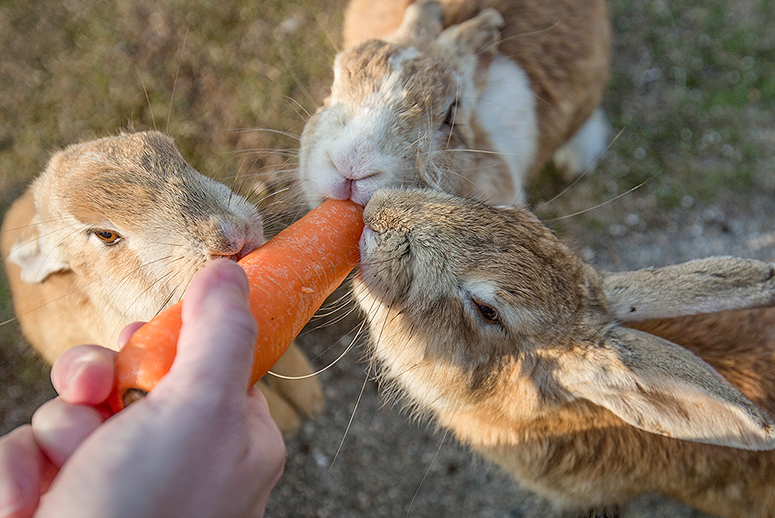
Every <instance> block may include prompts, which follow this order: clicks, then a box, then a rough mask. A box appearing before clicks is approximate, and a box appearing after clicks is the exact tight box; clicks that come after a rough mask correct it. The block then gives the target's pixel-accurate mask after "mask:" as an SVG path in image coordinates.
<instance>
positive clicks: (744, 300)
mask: <svg viewBox="0 0 775 518" xmlns="http://www.w3.org/2000/svg"><path fill="white" fill-rule="evenodd" d="M602 281H603V283H602V286H603V291H604V293H605V296H606V299H607V300H608V305H609V308H608V310H609V312H610V314H611V315H612V316H613V317H614V318H616V319H618V320H619V321H621V322H637V321H642V320H651V319H655V318H671V317H679V316H684V315H696V314H698V313H713V312H717V311H727V310H733V309H748V308H756V307H763V306H772V305H774V304H775V263H763V262H761V261H754V260H749V259H739V258H736V257H710V258H707V259H699V260H696V261H689V262H688V263H683V264H677V265H674V266H667V267H665V268H652V269H647V270H638V271H634V272H625V273H609V274H604V275H603V277H602Z"/></svg>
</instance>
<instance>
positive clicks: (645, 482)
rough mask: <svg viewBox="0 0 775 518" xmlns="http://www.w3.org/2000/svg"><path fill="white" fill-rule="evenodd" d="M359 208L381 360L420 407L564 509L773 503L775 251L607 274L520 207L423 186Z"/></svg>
mask: <svg viewBox="0 0 775 518" xmlns="http://www.w3.org/2000/svg"><path fill="white" fill-rule="evenodd" d="M364 221H365V222H366V229H365V230H364V232H363V235H362V237H361V242H360V247H361V265H360V267H359V272H358V274H357V276H356V277H355V279H354V283H353V290H354V291H353V293H354V295H355V298H356V300H357V301H358V303H359V305H360V308H361V310H362V312H363V313H364V314H365V316H366V320H367V321H368V325H369V331H370V332H369V334H370V344H369V346H368V351H369V357H370V358H371V359H372V361H373V362H374V363H375V364H376V366H377V372H378V373H379V374H378V377H379V380H380V381H381V382H382V384H384V386H385V387H386V392H387V394H388V395H392V396H393V398H396V399H399V400H402V401H405V402H406V404H407V407H408V408H409V409H410V410H411V411H412V412H413V413H414V415H416V416H418V417H422V418H430V419H432V420H433V421H434V422H435V423H436V424H437V425H438V426H439V427H441V428H445V429H448V430H450V431H451V432H452V433H453V434H454V436H456V437H457V439H458V440H459V441H461V442H462V443H464V444H466V445H468V446H469V447H470V448H471V449H472V450H473V451H475V452H478V454H479V455H481V456H483V457H484V458H485V459H489V460H490V461H492V462H494V463H495V464H497V465H500V466H501V467H502V468H503V469H504V470H506V471H507V472H508V473H510V474H511V475H513V477H514V478H515V479H516V480H517V481H518V482H519V483H521V484H522V485H524V487H526V488H528V489H530V490H532V491H534V492H535V493H537V494H540V495H542V496H543V497H545V498H547V499H549V501H551V502H552V503H553V505H554V506H555V507H556V511H557V512H579V511H582V512H583V511H585V510H589V509H595V508H596V509H600V508H608V509H610V508H614V509H615V508H616V506H620V505H622V504H624V503H626V502H627V501H628V500H630V499H631V498H633V497H635V496H636V495H639V494H642V493H658V494H662V495H664V496H667V497H670V498H673V499H676V500H678V501H680V502H682V503H684V504H687V505H689V506H692V507H694V508H696V509H698V510H702V511H706V512H710V513H713V514H719V515H721V516H726V517H746V518H752V517H773V516H775V452H773V451H772V450H773V448H775V423H774V422H773V418H772V416H774V415H775V325H773V324H774V323H775V308H771V307H768V306H772V305H773V304H775V263H764V262H759V261H754V260H744V259H738V258H733V257H712V258H707V259H701V260H696V261H690V262H688V263H683V264H679V265H674V266H667V267H663V268H656V269H645V270H640V271H634V272H625V273H610V272H608V273H606V272H599V271H597V270H596V269H594V268H593V267H592V266H590V265H588V264H586V263H584V262H583V261H582V260H581V259H580V258H579V257H578V256H577V255H576V254H575V253H574V252H573V251H571V249H570V248H568V247H567V246H565V245H564V244H562V243H561V242H560V241H559V240H558V239H557V238H556V237H555V236H554V234H552V232H551V231H550V230H548V229H547V228H546V227H545V226H544V225H543V224H542V223H541V222H540V221H539V220H538V219H537V218H536V217H535V216H534V215H533V214H532V213H531V212H529V211H528V210H526V209H524V208H521V207H505V206H501V207H495V206H489V205H485V204H483V203H481V202H478V201H474V200H471V199H466V198H461V197H455V196H452V195H449V194H447V193H443V192H439V191H435V190H429V189H424V190H405V189H383V190H379V191H377V193H375V194H374V196H373V197H372V198H371V201H370V202H369V204H368V205H367V206H366V209H365V212H364ZM763 307H767V308H766V309H754V308H763ZM700 313H702V314H700ZM706 313H713V314H706ZM625 324H627V325H629V326H630V327H626V325H625Z"/></svg>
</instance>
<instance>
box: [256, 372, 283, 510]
mask: <svg viewBox="0 0 775 518" xmlns="http://www.w3.org/2000/svg"><path fill="white" fill-rule="evenodd" d="M247 415H248V421H247V422H248V427H249V428H248V430H249V433H250V436H251V441H250V444H251V450H252V452H251V453H252V454H253V459H254V461H255V465H256V466H258V467H259V469H257V471H256V473H254V475H253V481H254V482H255V483H256V484H257V486H256V487H257V488H258V489H259V490H258V491H257V493H256V497H257V509H264V508H265V507H266V503H267V501H268V499H269V495H270V492H271V490H272V488H274V486H275V485H276V484H277V482H278V481H279V480H280V476H281V475H282V473H283V469H284V467H285V442H284V441H283V436H282V434H281V433H280V430H279V429H278V428H277V425H276V424H275V422H274V421H273V420H272V418H271V417H270V415H269V407H268V406H267V404H266V399H265V398H264V395H263V394H262V393H261V391H260V390H258V388H256V387H251V389H250V391H249V392H248V404H247Z"/></svg>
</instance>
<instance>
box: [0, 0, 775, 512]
mask: <svg viewBox="0 0 775 518" xmlns="http://www.w3.org/2000/svg"><path fill="white" fill-rule="evenodd" d="M345 3H346V1H345V0H317V1H314V0H306V1H305V0H298V1H296V0H285V1H280V0H257V1H252V2H248V1H245V0H219V1H210V0H187V1H165V2H152V1H150V0H131V1H129V0H117V1H111V2H107V1H96V0H63V1H53V0H51V1H35V0H28V1H23V2H22V1H16V0H0V50H2V57H0V211H2V212H4V211H5V209H6V208H7V207H8V205H9V204H10V203H11V202H12V201H13V200H14V199H15V198H16V197H17V196H18V195H19V194H20V193H21V192H22V191H23V189H24V188H25V187H26V186H27V185H28V183H29V181H30V180H31V179H32V178H33V177H34V176H35V175H36V174H37V173H38V172H40V171H41V170H42V169H43V168H44V167H45V164H46V161H47V160H48V157H49V156H50V155H51V153H52V152H53V151H54V150H56V149H59V148H61V147H63V146H65V145H67V144H71V143H74V142H77V141H81V140H86V139H92V138H97V137H103V136H107V135H110V134H114V133H117V132H119V131H121V130H127V129H135V130H143V129H153V128H155V129H158V130H161V131H165V132H167V133H169V134H170V135H171V136H172V137H174V138H175V140H176V141H177V143H178V146H179V148H180V150H181V153H182V154H183V156H184V157H185V158H186V159H187V160H188V161H189V162H190V163H191V164H192V165H193V166H194V167H195V168H197V169H198V170H199V171H201V172H202V173H204V174H207V175H210V176H213V177H215V178H217V179H219V180H221V181H223V182H224V183H227V184H228V185H230V186H232V187H233V188H234V189H235V190H237V191H239V192H241V193H244V194H248V195H250V196H251V198H252V199H254V200H256V202H257V203H258V204H259V205H260V206H261V208H262V210H263V211H264V213H265V214H267V217H268V220H269V222H270V224H272V225H274V226H275V227H278V228H279V227H280V226H282V225H283V224H285V223H287V221H288V220H289V219H292V218H293V217H295V216H296V215H298V214H299V212H300V211H301V208H300V206H301V203H300V199H299V197H298V194H297V193H296V192H295V188H294V185H293V182H292V174H293V168H294V167H295V165H296V149H297V147H298V135H300V133H301V131H302V129H303V127H304V123H305V121H306V119H307V118H308V117H309V114H310V113H314V110H315V109H316V108H317V106H319V105H320V104H321V102H322V100H323V99H324V97H325V96H326V95H327V92H328V88H329V86H330V82H331V79H332V73H331V66H332V63H333V58H334V55H335V53H336V51H337V49H338V48H339V45H340V41H341V40H340V27H341V22H342V11H343V8H344V6H345ZM610 7H611V13H612V16H611V23H612V25H613V28H614V59H613V74H612V80H611V84H610V88H609V91H608V93H607V95H606V98H605V101H604V106H605V108H606V111H607V114H608V116H609V118H610V121H611V124H612V126H613V128H614V134H613V135H612V141H611V145H610V148H609V149H608V151H607V152H606V154H605V155H604V156H603V157H601V159H600V160H599V162H598V165H597V169H596V170H595V171H592V172H589V173H588V174H587V175H585V176H584V178H583V179H582V180H581V181H579V182H578V183H576V184H574V185H572V186H570V185H567V184H563V183H562V181H561V180H560V179H559V177H558V175H556V174H555V173H554V172H553V171H552V170H551V168H548V169H547V170H546V171H545V174H544V175H543V176H542V177H541V179H540V180H539V181H538V182H537V183H536V184H535V185H534V186H532V188H531V190H530V193H529V196H530V203H531V206H532V207H533V208H534V210H535V211H536V212H537V214H538V215H539V217H541V218H542V219H543V220H544V221H545V222H546V223H547V224H548V225H549V226H550V227H552V228H553V229H554V230H555V231H556V232H557V233H558V234H560V235H561V236H562V237H563V238H564V239H566V240H568V241H569V242H570V243H571V244H572V245H573V246H575V247H576V248H577V249H578V250H579V251H580V252H581V253H582V255H583V256H584V258H585V259H586V260H588V261H591V262H592V263H593V264H595V265H596V266H599V267H601V268H606V269H613V270H621V269H630V268H641V267H646V266H658V265H663V264H669V263H673V262H677V261H683V260H688V259H691V258H695V257H701V256H705V255H710V254H734V255H741V256H747V257H759V258H772V257H773V256H775V222H773V218H772V215H773V214H774V213H775V212H774V210H775V114H773V107H775V33H774V32H773V31H772V26H773V25H772V24H773V22H775V2H772V1H770V0H735V1H732V0H702V1H699V0H694V1H689V0H673V1H671V2H666V1H663V0H611V2H610ZM273 193H276V194H273ZM270 194H271V196H270ZM270 231H271V228H270ZM0 321H2V322H3V325H2V326H0V365H1V366H2V369H1V372H0V432H2V433H5V432H7V431H9V430H11V429H12V428H14V427H15V426H18V425H19V424H22V423H25V422H28V421H29V418H30V416H31V414H32V411H33V410H34V409H35V408H36V407H37V406H38V405H39V404H40V403H42V402H43V401H45V400H46V399H48V398H49V397H52V395H53V389H52V388H51V386H50V383H49V381H48V367H47V366H46V365H45V364H44V363H43V362H42V361H40V359H39V358H38V357H37V356H36V355H35V354H34V353H33V352H32V351H31V350H30V349H29V348H28V346H27V345H26V344H25V343H24V341H23V339H22V338H21V335H20V334H19V331H18V326H17V325H16V323H15V321H14V320H13V312H12V308H11V304H10V299H9V293H8V289H7V285H6V283H5V280H4V279H2V282H0ZM358 322H359V318H358V316H357V314H351V315H350V316H348V317H346V318H344V319H343V320H341V321H340V322H338V323H337V324H336V325H329V326H325V327H321V326H319V324H320V322H316V323H313V324H312V325H311V326H310V327H309V329H308V330H307V331H306V332H305V333H304V334H303V336H302V337H301V338H300V341H301V343H302V346H303V348H305V349H306V350H307V352H308V353H309V354H310V356H312V357H313V358H315V363H316V365H318V366H319V367H322V366H325V365H327V364H328V363H330V361H332V360H333V358H335V357H336V356H337V355H338V354H339V353H340V352H341V351H342V350H343V348H344V347H345V346H346V345H347V344H349V343H350V341H351V340H352V339H353V338H354V337H355V334H356V333H355V331H354V329H355V328H356V327H357V325H358ZM367 371H368V367H367V364H366V363H365V362H364V361H363V359H362V354H361V352H360V351H359V350H358V349H356V350H354V351H353V352H352V353H350V354H349V355H347V356H345V358H344V359H343V360H342V361H341V362H339V363H338V364H337V365H336V366H335V367H334V368H333V369H331V370H329V371H327V372H326V373H324V374H323V375H322V381H323V384H324V386H325V390H326V395H327V397H328V400H329V406H328V410H327V411H326V413H325V414H324V416H323V417H321V418H320V419H318V420H316V421H308V422H306V423H305V424H304V427H303V429H302V430H301V432H300V433H299V434H298V435H297V436H294V437H291V438H288V464H287V468H286V473H285V475H284V477H283V479H282V481H281V483H280V485H279V486H278V488H277V490H276V491H275V493H274V494H273V497H272V501H271V502H270V504H269V508H268V512H267V516H270V517H282V516H299V517H308V516H309V517H313V516H320V517H323V516H415V517H420V516H428V517H437V516H452V515H454V516H493V517H502V516H510V517H519V516H525V517H528V516H551V513H550V512H549V511H547V510H546V508H545V505H544V503H543V502H541V501H540V500H538V499H536V498H534V497H532V496H531V495H529V494H527V493H524V492H522V491H520V490H519V489H517V488H516V487H515V486H514V484H513V483H512V482H511V481H510V480H509V479H508V478H507V477H505V476H504V475H503V474H502V473H500V472H498V471H497V470H496V469H494V468H490V467H488V466H487V465H485V464H484V463H482V462H479V461H477V460H475V459H473V457H472V456H471V455H470V454H469V453H468V452H466V451H465V450H464V449H463V448H460V447H459V446H457V445H455V444H454V442H453V441H452V440H451V438H449V437H445V436H444V434H443V433H442V432H436V431H434V430H433V429H432V428H431V427H429V426H428V425H426V424H425V423H415V422H413V421H412V420H411V419H410V418H409V417H408V416H406V415H404V414H402V413H401V412H400V409H399V408H392V407H391V406H389V405H387V406H386V405H385V404H384V403H383V402H382V400H381V399H380V397H379V394H378V387H377V386H376V384H375V383H374V382H373V380H371V379H370V378H369V377H368V375H367ZM356 405H357V410H356V411H354V408H355V407H356ZM351 418H352V420H351ZM623 514H624V515H625V516H631V517H646V516H670V517H688V516H699V515H698V514H697V513H695V512H693V511H691V510H689V509H686V508H683V507H681V506H678V505H676V504H674V503H672V502H669V501H666V500H663V499H659V498H650V497H644V498H641V499H639V500H638V501H637V502H635V503H633V504H632V505H631V506H628V507H627V508H626V509H624V510H623Z"/></svg>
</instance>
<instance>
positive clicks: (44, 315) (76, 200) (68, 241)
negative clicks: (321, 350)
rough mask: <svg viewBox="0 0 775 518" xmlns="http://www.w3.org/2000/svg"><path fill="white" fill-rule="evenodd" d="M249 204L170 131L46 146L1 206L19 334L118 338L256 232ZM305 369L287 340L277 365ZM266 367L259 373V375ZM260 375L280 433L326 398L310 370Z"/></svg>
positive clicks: (240, 249) (62, 345)
mask: <svg viewBox="0 0 775 518" xmlns="http://www.w3.org/2000/svg"><path fill="white" fill-rule="evenodd" d="M262 237H263V232H262V222H261V218H260V217H259V215H258V212H257V211H256V209H255V207H254V206H253V205H251V204H250V203H248V201H247V200H246V199H245V198H243V197H242V196H239V195H237V194H235V193H234V192H232V191H231V190H229V188H228V187H226V186H225V185H223V184H221V183H218V182H216V181H214V180H212V179H210V178H207V177H205V176H203V175H201V174H200V173H199V172H197V171H196V170H195V169H193V168H192V167H191V166H190V165H189V164H188V163H186V161H185V160H184V159H183V157H181V156H180V153H179V152H178V150H177V148H176V147H175V144H174V142H173V140H172V139H171V138H169V137H168V136H166V135H163V134H161V133H158V132H153V131H151V132H145V133H133V134H122V135H120V136H115V137H108V138H103V139H99V140H95V141H90V142H85V143H80V144H75V145H72V146H70V147H68V148H66V149H64V150H63V151H59V152H58V153H55V154H54V156H53V157H52V158H51V160H50V162H49V164H48V166H47V167H46V169H45V171H44V172H43V173H42V174H41V175H40V176H39V177H38V178H37V179H36V180H35V181H34V183H33V184H32V185H31V187H30V188H29V189H28V190H27V192H26V193H25V194H24V195H22V196H21V197H20V198H19V199H18V200H16V202H15V203H14V204H13V206H12V207H11V208H10V209H9V210H8V212H7V214H6V216H5V220H4V221H3V227H2V243H1V246H2V254H3V258H4V261H5V267H6V272H7V274H8V279H9V282H10V286H11V293H12V298H13V303H14V310H15V313H16V315H17V318H18V320H19V323H20V325H21V329H22V333H23V334H24V336H25V338H26V339H27V341H28V342H29V343H30V344H31V345H32V346H33V347H34V348H35V349H36V350H37V351H38V352H39V353H40V354H41V355H42V356H43V358H44V359H45V360H46V361H48V362H49V363H53V362H54V361H55V360H56V359H57V358H58V357H59V356H60V355H61V354H62V352H63V351H64V350H65V349H67V348H70V347H73V346H75V345H78V344H83V343H96V344H100V345H104V346H106V347H113V348H116V347H117V337H118V333H119V331H120V330H121V329H122V328H123V327H124V326H125V325H126V324H129V323H130V322H133V321H138V320H149V319H151V318H152V317H153V316H154V315H155V314H156V313H158V312H159V311H161V310H162V309H164V308H165V307H167V306H169V305H171V304H172V303H174V302H176V301H177V300H179V299H180V298H181V297H182V295H183V291H184V290H185V287H186V286H187V285H188V283H189V282H190V281H191V279H192V278H193V276H194V274H195V273H196V272H197V271H198V270H199V269H201V268H202V267H203V266H204V265H205V264H206V263H207V262H208V261H209V260H211V259H212V258H215V257H231V258H234V259H238V258H240V257H242V256H243V255H245V254H247V253H248V252H250V251H251V250H253V249H255V248H256V247H258V246H259V245H260V244H261V242H262ZM275 370H276V371H278V372H280V373H283V374H287V375H303V374H308V373H310V372H311V366H310V365H309V363H308V362H307V360H306V358H305V357H304V355H303V353H302V352H301V351H300V350H299V349H298V348H296V347H295V346H293V345H292V346H291V348H289V350H288V352H287V353H286V354H285V356H283V358H282V359H281V360H280V362H278V364H277V365H276V366H275ZM267 379H268V378H267ZM268 383H269V384H271V387H272V388H270V387H269V386H267V384H266V383H260V387H261V389H262V391H263V392H264V394H265V395H266V397H267V401H268V402H269V405H270V410H271V413H272V416H273V417H274V418H275V420H276V421H277V424H278V426H279V427H280V428H281V430H283V431H284V432H286V433H290V432H292V431H294V430H295V429H296V428H297V427H298V425H299V423H300V419H299V416H298V414H297V411H299V412H301V413H302V414H304V415H308V416H314V415H317V414H318V413H319V412H320V411H321V410H322V408H323V405H324V400H323V395H322V390H321V387H320V385H319V382H318V381H317V380H315V379H313V380H309V381H305V382H299V381H296V382H293V381H283V380H273V379H272V380H268Z"/></svg>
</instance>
